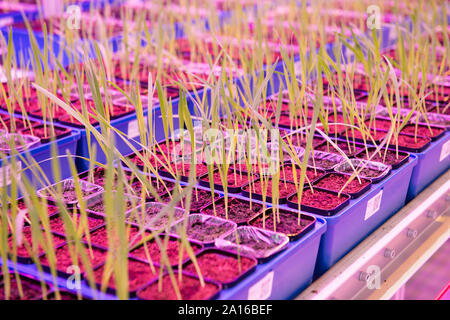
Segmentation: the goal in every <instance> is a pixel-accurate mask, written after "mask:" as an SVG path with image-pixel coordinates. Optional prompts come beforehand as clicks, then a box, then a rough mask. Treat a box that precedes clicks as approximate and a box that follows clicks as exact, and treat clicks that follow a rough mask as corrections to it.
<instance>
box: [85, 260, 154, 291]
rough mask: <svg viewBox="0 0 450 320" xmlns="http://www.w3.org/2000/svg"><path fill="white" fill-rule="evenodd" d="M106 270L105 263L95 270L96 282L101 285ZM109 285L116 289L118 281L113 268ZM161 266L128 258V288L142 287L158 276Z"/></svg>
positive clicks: (130, 289) (132, 289) (136, 288)
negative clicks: (115, 278)
mask: <svg viewBox="0 0 450 320" xmlns="http://www.w3.org/2000/svg"><path fill="white" fill-rule="evenodd" d="M104 272H105V265H102V266H101V267H99V268H98V269H95V270H94V279H95V283H97V284H98V285H101V283H102V279H103V273H104ZM110 272H111V273H110V276H109V281H108V282H107V284H108V287H109V288H111V289H114V290H115V289H116V282H115V280H114V273H113V271H112V269H111V271H110ZM158 273H159V268H158V267H155V266H153V268H152V266H150V265H149V264H147V263H143V262H141V261H136V260H132V259H128V290H129V291H131V292H135V291H136V290H138V289H139V288H142V287H143V286H144V285H145V284H147V283H149V282H150V281H152V280H153V279H155V278H156V277H158Z"/></svg>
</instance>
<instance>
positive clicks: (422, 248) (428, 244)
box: [296, 170, 450, 300]
mask: <svg viewBox="0 0 450 320" xmlns="http://www.w3.org/2000/svg"><path fill="white" fill-rule="evenodd" d="M449 237H450V170H448V171H447V172H446V173H445V174H443V175H442V176H441V177H440V178H439V179H437V180H436V181H435V182H434V183H433V184H431V185H430V186H429V187H428V188H427V189H425V190H424V191H423V192H422V193H420V194H419V195H418V196H417V197H416V198H415V199H414V200H412V201H411V202H409V203H408V204H407V205H406V206H404V207H403V208H402V209H401V210H400V211H399V212H398V213H396V214H395V215H394V216H393V217H392V218H391V219H389V220H388V221H387V222H386V223H385V224H383V225H382V226H381V227H380V228H379V229H377V230H376V231H374V232H373V233H372V234H371V235H370V236H369V237H368V238H367V239H366V240H364V241H363V242H362V243H360V244H359V245H358V246H357V247H356V248H355V249H353V250H352V251H351V252H350V253H349V254H347V255H346V256H345V257H344V258H342V259H341V260H340V261H339V262H338V263H337V264H336V265H335V266H333V267H332V268H331V269H330V270H328V271H327V272H326V273H325V274H324V275H323V276H322V277H320V278H319V279H318V280H316V281H315V282H314V283H312V285H311V286H310V287H308V288H307V289H306V290H304V291H303V292H302V293H301V294H300V295H299V296H298V297H297V298H296V299H314V300H315V299H390V298H391V297H392V296H393V295H394V294H395V292H397V291H398V290H399V289H400V288H401V287H402V286H403V285H404V284H405V283H406V282H407V281H408V280H409V279H410V278H411V276H412V275H413V274H414V273H415V272H417V270H418V269H419V268H420V267H421V266H422V265H423V264H424V263H425V262H426V261H427V260H428V259H429V258H430V257H431V256H432V255H433V254H434V253H435V252H436V251H437V250H438V249H439V248H440V247H441V246H442V245H443V244H444V243H445V242H446V241H447V240H448V239H449Z"/></svg>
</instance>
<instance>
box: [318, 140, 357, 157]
mask: <svg viewBox="0 0 450 320" xmlns="http://www.w3.org/2000/svg"><path fill="white" fill-rule="evenodd" d="M335 143H336V144H337V146H338V147H339V149H341V150H342V151H343V152H344V153H345V155H347V156H351V155H353V154H355V153H356V152H358V151H359V150H361V148H360V147H357V146H355V145H354V144H353V143H352V142H346V141H338V142H335ZM315 150H319V151H325V152H331V153H336V154H340V153H339V152H338V151H337V150H336V149H335V148H334V147H333V146H332V145H331V144H329V143H324V144H322V145H320V146H318V147H317V148H316V149H315Z"/></svg>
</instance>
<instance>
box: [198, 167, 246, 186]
mask: <svg viewBox="0 0 450 320" xmlns="http://www.w3.org/2000/svg"><path fill="white" fill-rule="evenodd" d="M212 179H213V182H214V184H217V185H221V186H223V180H222V176H221V175H220V173H219V171H214V174H213V178H212ZM201 180H202V181H205V182H208V183H209V175H208V176H205V177H204V178H202V179H201ZM248 182H249V180H248V175H247V173H239V172H236V171H233V170H228V174H227V186H228V187H231V188H235V187H241V186H243V185H245V184H247V183H248Z"/></svg>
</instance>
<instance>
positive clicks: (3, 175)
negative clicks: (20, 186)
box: [0, 161, 22, 188]
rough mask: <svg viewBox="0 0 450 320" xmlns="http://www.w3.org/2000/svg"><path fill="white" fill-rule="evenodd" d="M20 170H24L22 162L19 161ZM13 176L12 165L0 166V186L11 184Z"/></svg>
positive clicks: (18, 168) (18, 167)
mask: <svg viewBox="0 0 450 320" xmlns="http://www.w3.org/2000/svg"><path fill="white" fill-rule="evenodd" d="M20 170H22V162H21V161H17V171H20ZM11 176H12V165H10V164H8V165H7V166H4V167H1V168H0V188H1V187H6V186H9V185H10V184H11ZM19 178H20V175H19ZM4 179H5V180H4Z"/></svg>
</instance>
